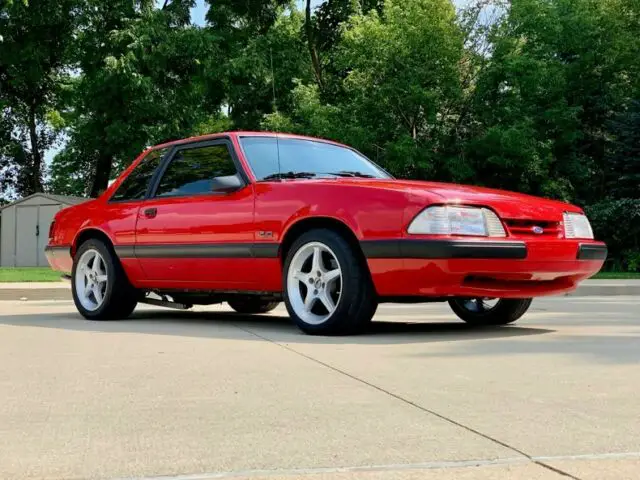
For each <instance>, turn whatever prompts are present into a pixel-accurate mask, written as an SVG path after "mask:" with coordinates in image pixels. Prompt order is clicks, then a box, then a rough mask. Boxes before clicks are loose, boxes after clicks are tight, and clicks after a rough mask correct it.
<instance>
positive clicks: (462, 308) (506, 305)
mask: <svg viewBox="0 0 640 480" xmlns="http://www.w3.org/2000/svg"><path fill="white" fill-rule="evenodd" d="M531 300H532V299H531V298H522V299H506V298H502V299H490V298H453V299H451V300H449V306H450V307H451V309H452V310H453V312H454V313H455V314H456V315H457V316H458V317H460V318H461V319H462V320H464V321H465V322H467V323H469V324H472V325H506V324H508V323H513V322H515V321H516V320H518V319H519V318H520V317H521V316H522V315H524V314H525V312H526V311H527V310H529V307H530V306H531Z"/></svg>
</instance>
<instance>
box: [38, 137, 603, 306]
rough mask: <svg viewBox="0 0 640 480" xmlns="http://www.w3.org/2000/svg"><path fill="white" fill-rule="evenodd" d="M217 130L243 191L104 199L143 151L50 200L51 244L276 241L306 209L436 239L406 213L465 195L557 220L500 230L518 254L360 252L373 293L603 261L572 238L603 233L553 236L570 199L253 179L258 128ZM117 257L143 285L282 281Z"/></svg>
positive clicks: (486, 283) (389, 233) (387, 233)
mask: <svg viewBox="0 0 640 480" xmlns="http://www.w3.org/2000/svg"><path fill="white" fill-rule="evenodd" d="M226 135H227V136H229V137H230V138H231V141H232V144H233V145H234V148H235V149H236V152H237V154H238V158H239V160H240V162H241V164H242V166H243V168H244V169H245V171H246V173H247V176H248V177H249V179H250V184H249V185H247V186H246V187H245V188H243V189H242V190H240V191H238V192H235V193H232V194H226V195H221V194H211V195H200V196H194V197H180V198H166V199H149V200H143V201H135V202H122V203H109V202H108V198H109V197H110V196H111V195H112V193H113V192H114V191H115V190H116V189H117V187H118V185H119V184H120V182H121V181H122V179H123V178H125V177H126V175H127V174H128V173H129V172H130V171H131V170H132V169H133V168H135V165H136V164H137V162H138V161H139V159H140V158H141V157H142V155H141V156H140V157H138V159H136V161H134V163H133V164H132V166H131V167H130V168H129V169H127V171H125V172H124V173H123V174H122V175H121V176H120V178H119V179H118V180H117V181H116V182H114V183H113V185H111V187H110V188H108V189H107V191H106V192H105V193H104V194H103V195H102V196H101V197H100V198H98V199H96V200H93V201H90V202H86V203H83V204H80V205H76V206H73V207H69V208H66V209H64V210H62V211H60V212H59V213H58V214H57V216H56V218H55V227H54V230H53V232H52V234H53V236H52V238H51V239H50V242H49V244H50V245H51V246H62V245H70V246H71V254H72V255H73V254H74V253H75V250H76V248H77V246H78V240H79V238H80V237H81V235H82V234H83V232H86V231H88V230H97V231H100V232H102V233H103V234H104V235H106V236H107V237H108V238H109V240H110V241H111V242H112V243H113V244H114V245H116V246H122V245H155V244H229V243H232V244H237V243H244V242H246V243H253V242H275V243H280V242H282V241H283V240H284V239H285V237H286V235H287V232H289V230H290V228H291V227H292V226H293V225H295V224H296V223H297V222H299V221H303V220H308V219H312V218H313V219H317V218H322V219H330V220H333V221H337V222H341V223H342V224H343V225H345V226H346V227H348V228H349V229H350V230H351V231H352V232H353V234H354V235H355V237H356V238H357V239H358V240H380V239H397V238H407V237H410V238H434V237H428V236H424V235H409V234H408V233H407V227H408V225H409V223H410V222H411V220H412V219H413V218H414V217H415V216H416V215H417V214H418V213H419V212H420V211H421V210H423V209H424V208H426V207H427V206H429V205H436V204H463V205H476V206H485V207H488V208H491V209H492V210H494V211H495V212H496V213H497V214H498V215H499V216H500V218H501V219H502V220H503V222H505V221H509V220H513V221H523V220H532V221H538V222H551V223H553V224H557V225H558V226H559V227H558V228H559V230H558V232H559V233H556V234H554V235H555V236H552V237H545V236H540V237H536V236H533V235H529V234H525V233H522V234H517V235H511V236H509V237H508V238H507V239H506V240H508V241H511V240H523V241H525V242H526V243H527V248H528V256H527V258H526V259H524V260H411V259H404V260H403V259H369V260H368V262H367V263H368V265H369V269H370V271H371V275H372V278H373V281H374V284H375V287H376V290H377V291H378V293H379V294H380V295H420V296H449V295H468V296H494V297H496V296H497V297H516V298H518V297H533V296H540V295H549V294H555V293H563V292H567V291H570V290H573V289H575V288H576V287H577V284H578V282H579V281H581V280H583V279H585V278H588V277H590V276H591V275H593V274H595V273H596V272H597V271H598V270H599V269H600V268H601V267H602V263H603V262H602V261H600V260H598V261H579V260H576V254H577V249H578V244H579V243H598V244H601V243H599V242H590V241H583V240H581V241H575V240H568V239H564V238H562V237H563V234H562V233H561V232H562V231H563V230H562V228H561V222H562V213H563V212H564V211H571V212H581V209H580V208H578V207H576V206H573V205H569V204H566V203H562V202H558V201H553V200H547V199H542V198H537V197H532V196H529V195H523V194H519V193H513V192H505V191H500V190H492V189H486V188H479V187H472V186H461V185H452V184H443V183H434V182H421V181H406V180H381V179H360V178H335V179H334V178H331V179H311V180H291V181H281V182H277V181H274V182H260V183H255V179H254V177H253V174H252V173H251V172H250V170H249V168H248V164H247V162H246V159H245V158H244V156H243V154H242V151H241V149H240V148H239V143H238V137H239V136H241V135H268V134H265V133H256V132H254V133H249V132H234V133H230V134H226ZM216 136H219V135H211V136H205V137H199V138H197V139H185V140H181V141H179V142H174V143H173V144H177V143H180V144H181V143H187V142H192V141H194V140H208V139H212V138H215V137H216ZM287 136H288V135H287ZM300 138H304V137H300ZM332 143H333V142H332ZM173 144H165V145H159V146H157V147H154V148H163V147H166V146H170V145H173ZM150 207H154V208H157V215H156V217H155V218H152V219H150V218H146V217H145V216H144V214H143V212H144V210H145V209H146V208H150ZM259 232H269V233H270V237H269V238H268V239H265V238H264V237H263V236H261V235H259ZM437 238H443V237H442V236H438V237H437ZM444 238H446V237H444ZM466 238H468V237H466ZM491 240H496V239H491ZM49 259H50V263H51V264H52V267H53V268H54V269H56V270H61V271H63V272H67V273H68V272H70V270H71V260H70V258H68V257H65V256H64V255H49ZM122 264H123V267H124V269H125V271H126V273H127V275H128V276H129V279H130V280H131V282H132V283H133V284H134V285H135V286H138V287H142V288H166V289H170V288H201V289H228V290H261V291H280V289H281V284H282V280H281V275H282V273H281V268H282V261H281V259H279V258H276V259H272V258H266V259H265V258H255V259H252V258H242V259H237V258H205V259H203V258H194V259H175V258H170V259H161V258H153V259H150V258H141V259H133V258H127V259H123V260H122ZM470 277H473V278H470Z"/></svg>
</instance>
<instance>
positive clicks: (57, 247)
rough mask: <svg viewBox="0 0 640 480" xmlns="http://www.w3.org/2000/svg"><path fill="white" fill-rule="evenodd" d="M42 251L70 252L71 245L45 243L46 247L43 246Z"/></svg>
mask: <svg viewBox="0 0 640 480" xmlns="http://www.w3.org/2000/svg"><path fill="white" fill-rule="evenodd" d="M44 251H45V252H52V253H56V252H66V253H69V254H70V253H71V245H53V246H51V245H47V246H46V247H44Z"/></svg>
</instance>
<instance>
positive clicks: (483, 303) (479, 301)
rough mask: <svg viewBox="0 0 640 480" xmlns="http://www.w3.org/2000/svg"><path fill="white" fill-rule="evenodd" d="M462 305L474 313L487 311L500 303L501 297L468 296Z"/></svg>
mask: <svg viewBox="0 0 640 480" xmlns="http://www.w3.org/2000/svg"><path fill="white" fill-rule="evenodd" d="M461 303H462V307H464V308H465V309H467V310H468V311H470V312H473V313H480V314H482V313H487V312H490V311H491V310H493V309H494V308H496V307H497V306H498V304H499V303H500V299H499V298H467V299H464V300H463V301H462V302H461Z"/></svg>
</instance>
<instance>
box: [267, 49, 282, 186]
mask: <svg viewBox="0 0 640 480" xmlns="http://www.w3.org/2000/svg"><path fill="white" fill-rule="evenodd" d="M269 57H270V59H271V89H272V91H273V111H274V112H275V113H278V102H277V101H276V74H275V71H274V69H273V49H272V48H271V46H269ZM276 150H277V152H278V175H280V174H281V173H282V170H281V168H280V139H279V138H278V132H276Z"/></svg>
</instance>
